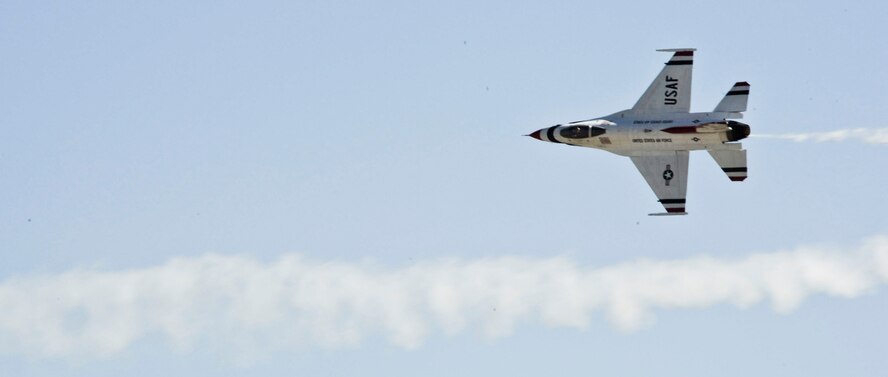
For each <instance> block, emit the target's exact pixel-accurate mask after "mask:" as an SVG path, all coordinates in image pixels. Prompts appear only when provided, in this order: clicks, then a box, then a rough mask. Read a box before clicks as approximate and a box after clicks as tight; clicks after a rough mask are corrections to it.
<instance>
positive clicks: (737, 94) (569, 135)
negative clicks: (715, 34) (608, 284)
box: [528, 48, 749, 216]
mask: <svg viewBox="0 0 888 377" xmlns="http://www.w3.org/2000/svg"><path fill="white" fill-rule="evenodd" d="M657 51H666V52H672V53H673V54H672V58H670V59H669V61H668V62H666V66H665V67H663V70H662V71H660V74H658V75H657V77H656V78H655V79H654V82H652V83H651V86H649V87H648V88H647V90H646V91H645V92H644V94H642V95H641V98H639V99H638V102H636V103H635V106H632V108H631V109H629V110H623V111H620V112H617V113H614V114H611V115H608V116H604V117H600V118H594V119H589V120H580V121H576V122H570V123H566V124H558V125H555V126H552V127H548V128H543V129H541V130H538V131H534V132H533V133H531V134H530V135H528V136H532V137H533V138H535V139H538V140H542V141H548V142H552V143H559V144H569V145H575V146H580V147H589V148H597V149H603V150H606V151H608V152H611V153H616V154H618V155H621V156H627V157H629V158H630V159H632V162H633V163H634V164H635V167H637V168H638V171H639V172H641V175H642V176H644V179H645V180H646V181H647V183H648V185H650V186H651V189H653V190H654V194H656V195H657V198H658V199H659V202H660V203H661V204H662V205H663V207H664V208H666V212H665V213H652V214H651V215H652V216H659V215H686V214H687V212H685V201H686V195H687V188H688V153H689V152H690V151H695V150H706V151H707V152H709V155H710V156H712V158H713V159H715V162H716V163H718V165H719V166H720V167H721V168H722V171H724V172H725V174H727V176H728V178H730V179H731V181H735V182H737V181H742V180H744V179H746V150H745V149H743V146H742V145H741V144H740V143H737V141H739V140H741V139H744V138H746V137H747V136H749V126H748V125H746V124H743V123H740V122H737V121H734V120H729V119H742V118H743V114H742V113H743V112H744V111H746V102H747V100H748V98H749V83H747V82H745V81H742V82H738V83H736V84H734V86H733V87H732V88H731V90H729V91H728V93H727V94H726V95H725V97H724V98H723V99H722V100H721V102H719V103H718V106H716V107H715V109H714V110H712V111H711V112H705V113H692V112H690V108H691V73H692V70H693V67H694V65H693V64H694V51H696V49H693V48H676V49H664V50H657Z"/></svg>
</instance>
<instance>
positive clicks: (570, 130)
mask: <svg viewBox="0 0 888 377" xmlns="http://www.w3.org/2000/svg"><path fill="white" fill-rule="evenodd" d="M558 133H559V134H561V137H564V138H568V139H586V138H590V137H595V136H598V135H604V133H605V130H604V128H600V127H589V126H580V125H577V126H568V127H564V128H562V129H561V130H560V131H558Z"/></svg>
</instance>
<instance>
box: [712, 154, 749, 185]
mask: <svg viewBox="0 0 888 377" xmlns="http://www.w3.org/2000/svg"><path fill="white" fill-rule="evenodd" d="M709 155H711V156H712V158H713V159H715V162H717V163H718V166H720V167H721V168H722V171H723V172H725V174H726V175H727V176H728V178H730V179H731V180H732V181H735V182H739V181H742V180H744V179H746V176H747V168H746V150H745V149H739V150H722V149H717V150H712V149H710V150H709Z"/></svg>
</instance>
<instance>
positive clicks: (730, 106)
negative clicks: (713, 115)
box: [713, 81, 749, 113]
mask: <svg viewBox="0 0 888 377" xmlns="http://www.w3.org/2000/svg"><path fill="white" fill-rule="evenodd" d="M748 100H749V83H748V82H746V81H741V82H738V83H736V84H734V86H733V87H732V88H731V90H729V91H728V94H725V98H722V100H721V102H719V103H718V106H716V107H715V110H713V112H717V113H742V112H744V111H746V102H747V101H748Z"/></svg>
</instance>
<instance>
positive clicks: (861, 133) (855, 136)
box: [750, 128, 888, 144]
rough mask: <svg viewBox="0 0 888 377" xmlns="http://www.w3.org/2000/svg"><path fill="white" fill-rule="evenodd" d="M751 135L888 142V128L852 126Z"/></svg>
mask: <svg viewBox="0 0 888 377" xmlns="http://www.w3.org/2000/svg"><path fill="white" fill-rule="evenodd" d="M750 137H756V138H761V139H781V140H791V141H794V142H797V143H803V142H806V141H812V142H816V143H824V142H839V141H846V140H851V141H858V142H863V143H866V144H888V128H852V129H846V130H836V131H828V132H807V133H791V134H761V135H759V134H753V135H751V136H750Z"/></svg>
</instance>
